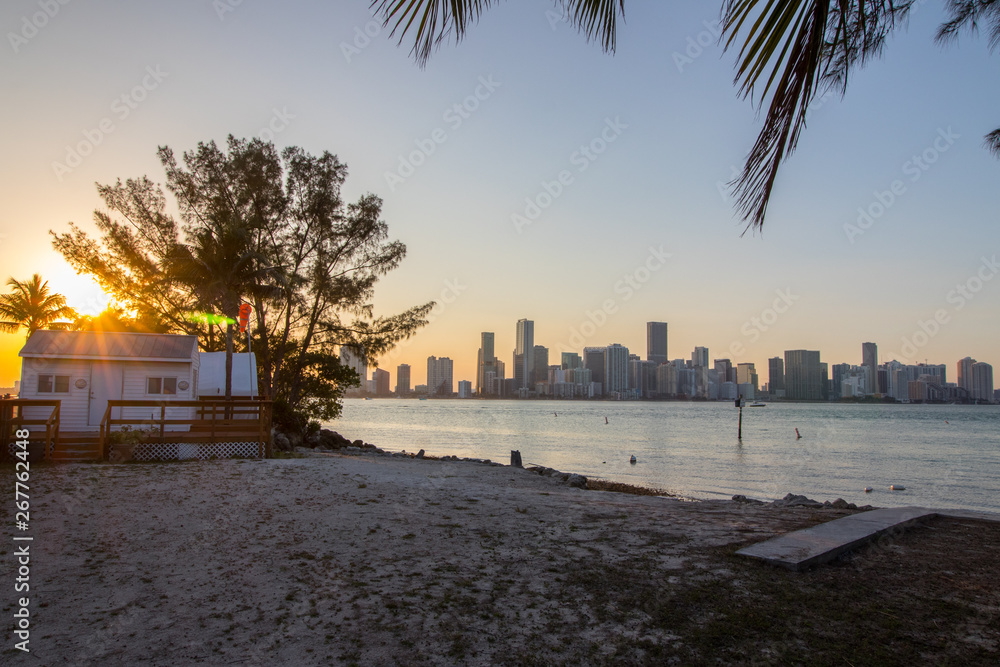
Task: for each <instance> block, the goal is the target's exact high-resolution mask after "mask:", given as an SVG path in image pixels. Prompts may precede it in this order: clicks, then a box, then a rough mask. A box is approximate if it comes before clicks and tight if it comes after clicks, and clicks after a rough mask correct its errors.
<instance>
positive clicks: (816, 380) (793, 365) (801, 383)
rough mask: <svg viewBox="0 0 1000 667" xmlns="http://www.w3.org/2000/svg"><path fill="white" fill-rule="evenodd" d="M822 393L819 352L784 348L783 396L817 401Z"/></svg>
mask: <svg viewBox="0 0 1000 667" xmlns="http://www.w3.org/2000/svg"><path fill="white" fill-rule="evenodd" d="M823 394H824V391H823V368H822V364H821V362H820V360H819V352H818V351H814V350H785V397H786V398H791V399H795V400H800V401H801V400H808V401H818V400H820V399H822V398H823Z"/></svg>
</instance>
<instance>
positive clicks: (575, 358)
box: [562, 352, 583, 371]
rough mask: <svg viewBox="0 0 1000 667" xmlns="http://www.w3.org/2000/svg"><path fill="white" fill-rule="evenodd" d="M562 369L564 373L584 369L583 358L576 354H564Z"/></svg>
mask: <svg viewBox="0 0 1000 667" xmlns="http://www.w3.org/2000/svg"><path fill="white" fill-rule="evenodd" d="M562 367H563V370H564V371H568V370H572V369H575V368H583V358H582V357H580V355H579V354H577V353H576V352H563V353H562Z"/></svg>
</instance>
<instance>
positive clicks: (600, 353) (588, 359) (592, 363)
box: [583, 347, 607, 385]
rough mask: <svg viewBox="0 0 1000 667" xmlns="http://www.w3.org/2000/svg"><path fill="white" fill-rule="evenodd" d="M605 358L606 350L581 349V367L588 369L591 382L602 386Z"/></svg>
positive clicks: (600, 348) (599, 348)
mask: <svg viewBox="0 0 1000 667" xmlns="http://www.w3.org/2000/svg"><path fill="white" fill-rule="evenodd" d="M605 356H607V348H603V347H585V348H583V367H584V368H587V369H590V378H591V381H592V382H600V383H601V384H602V385H603V384H604V358H605Z"/></svg>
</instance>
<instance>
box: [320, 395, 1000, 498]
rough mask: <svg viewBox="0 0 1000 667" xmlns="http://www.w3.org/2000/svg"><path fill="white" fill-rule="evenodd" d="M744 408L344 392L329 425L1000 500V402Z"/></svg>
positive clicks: (858, 493) (557, 455)
mask: <svg viewBox="0 0 1000 667" xmlns="http://www.w3.org/2000/svg"><path fill="white" fill-rule="evenodd" d="M738 412H739V411H738V410H737V409H736V408H735V407H734V406H733V404H732V403H731V402H707V403H706V402H605V401H514V400H510V401H507V400H477V399H470V400H434V399H431V400H418V399H375V400H363V399H346V400H345V401H344V411H343V414H342V416H341V418H340V419H338V420H337V421H335V422H332V423H329V424H325V426H326V427H328V428H331V429H333V430H336V431H338V432H340V433H341V434H342V435H344V436H346V437H348V438H350V439H351V440H355V439H358V438H360V439H362V440H364V441H365V442H369V443H372V444H375V445H377V446H379V447H381V448H382V449H385V450H389V451H401V450H406V451H408V452H416V451H418V450H420V449H423V450H425V451H426V453H427V454H429V455H433V456H445V455H457V456H462V457H473V458H483V459H491V460H493V461H499V462H502V463H508V462H509V461H510V452H511V450H519V451H520V452H521V457H522V459H523V461H524V464H525V465H526V466H527V465H532V464H534V465H543V466H547V467H550V468H556V469H557V470H561V471H563V472H573V473H579V474H582V475H586V476H588V477H599V478H603V479H608V480H613V481H618V482H626V483H630V484H638V485H643V486H649V487H653V488H658V489H663V490H665V491H668V492H671V493H674V494H678V495H681V496H684V497H688V498H698V499H707V498H729V497H731V496H733V495H735V494H743V495H746V496H748V497H751V498H758V499H761V500H774V499H777V498H780V497H782V496H784V495H785V494H786V493H789V492H791V493H796V494H804V495H807V496H809V497H810V498H814V499H816V500H820V501H823V500H834V499H836V498H843V499H845V500H847V501H848V502H853V503H857V504H859V505H860V504H871V505H875V506H877V507H898V506H904V505H921V506H926V507H941V508H964V509H976V510H986V511H994V512H998V511H1000V406H971V405H892V404H841V403H780V402H776V403H768V404H767V405H766V407H758V408H751V407H744V408H743V437H742V440H739V439H737V428H738V424H737V421H738ZM795 429H798V432H799V434H800V435H801V438H798V437H797V436H796V432H795ZM633 455H634V456H635V457H636V463H635V464H631V463H630V462H629V458H630V457H631V456H633ZM892 485H896V486H903V487H905V490H903V491H892V490H890V486H892ZM866 487H872V491H871V492H870V493H866V492H865V488H866Z"/></svg>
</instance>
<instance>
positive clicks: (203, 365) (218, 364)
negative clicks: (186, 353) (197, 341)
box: [198, 352, 260, 398]
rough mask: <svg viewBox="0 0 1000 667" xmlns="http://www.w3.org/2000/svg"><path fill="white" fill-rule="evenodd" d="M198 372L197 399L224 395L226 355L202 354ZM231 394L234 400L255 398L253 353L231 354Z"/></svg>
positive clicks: (255, 358)
mask: <svg viewBox="0 0 1000 667" xmlns="http://www.w3.org/2000/svg"><path fill="white" fill-rule="evenodd" d="M199 363H200V367H199V371H198V398H224V397H225V395H226V353H225V352H202V353H201V355H200V362H199ZM231 388H232V392H231V395H232V396H233V397H235V398H257V397H260V392H259V391H257V357H256V356H255V355H254V354H253V353H247V352H234V353H233V376H232V387H231Z"/></svg>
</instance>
